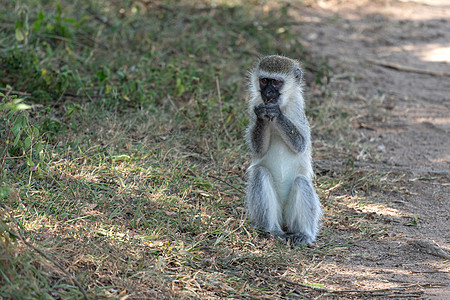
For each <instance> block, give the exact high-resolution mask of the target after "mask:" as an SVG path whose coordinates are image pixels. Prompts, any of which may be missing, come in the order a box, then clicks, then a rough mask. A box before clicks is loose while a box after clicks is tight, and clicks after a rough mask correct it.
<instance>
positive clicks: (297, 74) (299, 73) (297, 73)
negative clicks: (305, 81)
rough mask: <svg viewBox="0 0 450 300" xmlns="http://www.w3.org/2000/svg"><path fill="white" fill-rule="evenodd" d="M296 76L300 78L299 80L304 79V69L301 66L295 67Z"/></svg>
mask: <svg viewBox="0 0 450 300" xmlns="http://www.w3.org/2000/svg"><path fill="white" fill-rule="evenodd" d="M294 76H295V78H296V79H297V80H298V82H300V81H302V78H303V72H302V69H300V68H299V67H295V68H294Z"/></svg>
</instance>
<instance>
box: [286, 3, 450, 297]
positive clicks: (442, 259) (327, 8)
mask: <svg viewBox="0 0 450 300" xmlns="http://www.w3.org/2000/svg"><path fill="white" fill-rule="evenodd" d="M293 11H295V13H298V16H297V17H298V19H299V20H301V25H300V26H299V28H301V31H302V32H301V35H302V37H303V38H304V40H305V44H307V45H308V48H309V49H310V50H311V52H312V53H314V55H318V56H323V57H327V58H328V59H329V64H330V65H331V67H332V69H333V72H336V70H342V76H341V77H340V78H339V77H338V78H339V79H335V81H334V82H332V84H333V88H334V89H335V92H337V93H339V92H342V93H343V94H345V93H347V94H348V95H353V96H352V97H350V99H349V100H348V101H349V103H351V101H365V102H367V106H369V107H370V105H371V104H372V103H373V105H374V107H375V108H376V109H377V111H376V113H370V114H369V113H367V114H365V113H363V112H362V113H361V115H359V116H355V119H354V123H355V130H356V131H359V132H358V134H360V135H364V136H366V137H367V138H366V139H365V141H366V143H367V147H371V149H376V152H377V154H376V157H375V161H377V162H378V164H374V163H373V161H374V157H372V159H371V161H372V163H368V162H364V160H365V158H364V155H362V156H361V157H358V158H357V160H356V161H357V164H358V166H360V167H371V168H381V169H383V170H389V169H391V170H392V171H393V173H395V174H397V176H398V175H400V176H401V175H404V177H402V179H401V180H399V181H398V182H397V183H396V185H397V191H395V190H394V191H391V192H385V193H380V195H377V196H378V197H379V202H380V203H383V204H385V205H386V206H387V207H389V208H390V210H389V211H386V210H385V211H383V210H380V211H378V212H377V213H378V214H379V215H382V216H385V217H386V223H387V224H388V227H389V228H390V229H389V231H390V235H389V238H387V239H385V240H382V241H375V240H367V241H366V242H364V241H363V242H359V243H357V244H356V245H354V246H352V248H350V249H351V253H350V255H348V256H347V257H346V258H341V257H335V258H330V260H329V261H327V262H326V263H328V264H329V265H330V266H333V262H334V263H336V264H334V267H333V268H334V270H333V272H332V273H331V274H333V275H331V278H330V282H334V283H338V282H341V283H342V285H343V287H344V288H345V287H350V286H353V287H354V286H355V281H356V280H358V281H364V282H363V284H362V286H364V287H372V288H375V289H376V288H389V287H392V286H394V285H408V284H415V285H417V284H419V285H420V286H416V287H417V288H415V289H413V291H414V290H416V291H417V290H418V289H420V290H421V291H424V294H423V297H424V298H426V299H450V287H449V283H450V276H449V270H450V268H449V267H450V261H449V257H450V256H449V253H450V201H449V200H450V183H449V182H450V180H449V178H450V175H449V174H450V77H449V75H448V73H449V72H450V2H449V1H445V0H441V1H438V0H437V1H432V0H428V1H427V0H417V1H389V0H386V1H356V0H352V1H335V0H332V1H318V2H315V3H313V4H311V5H307V6H304V5H301V6H300V5H298V6H294V9H293ZM370 59H372V60H378V61H384V62H388V63H394V64H397V65H401V66H403V67H413V68H417V69H424V70H432V71H436V72H447V74H436V75H428V74H423V73H419V72H407V71H404V70H398V69H392V68H388V67H386V66H382V65H379V64H376V63H373V61H372V62H370V61H368V60H370ZM371 102H372V103H371ZM414 214H415V215H416V216H417V217H418V226H406V225H405V224H407V223H408V222H409V221H410V220H411V216H414ZM433 245H435V246H433ZM436 245H437V246H436ZM361 278H364V279H363V280H362V279H361ZM336 288H339V286H336ZM341 288H342V287H341ZM382 294H383V293H380V298H383V295H382ZM402 296H403V297H406V298H408V295H407V294H403V295H402ZM414 296H417V295H416V294H411V295H410V297H414Z"/></svg>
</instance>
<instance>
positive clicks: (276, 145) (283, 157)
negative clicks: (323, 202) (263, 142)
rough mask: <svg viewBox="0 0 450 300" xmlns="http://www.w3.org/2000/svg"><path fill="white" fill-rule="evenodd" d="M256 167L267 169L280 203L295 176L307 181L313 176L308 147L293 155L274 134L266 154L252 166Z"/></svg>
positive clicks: (287, 194)
mask: <svg viewBox="0 0 450 300" xmlns="http://www.w3.org/2000/svg"><path fill="white" fill-rule="evenodd" d="M271 130H274V129H273V128H271ZM258 165H259V166H263V167H265V168H267V170H268V171H269V172H270V174H271V175H272V180H273V184H274V185H275V190H276V191H277V194H278V195H277V196H278V198H279V200H280V201H281V202H282V203H285V201H286V200H287V198H288V196H289V193H290V191H291V188H292V184H293V182H294V179H295V177H296V176H297V175H299V174H302V175H305V176H306V177H308V178H309V179H312V176H313V171H312V166H311V154H310V147H309V145H308V146H307V149H306V151H305V152H304V153H295V152H294V151H292V150H291V149H290V148H289V146H288V145H287V144H286V143H285V141H283V139H282V138H281V137H280V136H279V135H278V134H276V133H275V132H272V134H271V140H270V145H269V148H268V150H267V152H266V154H265V155H264V156H263V157H262V158H261V159H260V160H259V161H256V162H255V163H254V164H253V166H258Z"/></svg>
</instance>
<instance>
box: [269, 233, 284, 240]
mask: <svg viewBox="0 0 450 300" xmlns="http://www.w3.org/2000/svg"><path fill="white" fill-rule="evenodd" d="M267 234H270V236H271V237H273V238H274V239H276V240H281V241H286V232H284V231H272V232H267Z"/></svg>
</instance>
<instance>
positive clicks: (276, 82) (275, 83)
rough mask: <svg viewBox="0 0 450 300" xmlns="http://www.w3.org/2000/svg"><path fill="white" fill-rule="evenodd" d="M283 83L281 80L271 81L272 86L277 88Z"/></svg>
mask: <svg viewBox="0 0 450 300" xmlns="http://www.w3.org/2000/svg"><path fill="white" fill-rule="evenodd" d="M282 83H283V82H282V81H281V80H276V79H272V84H273V85H274V86H279V85H281V84H282Z"/></svg>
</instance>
